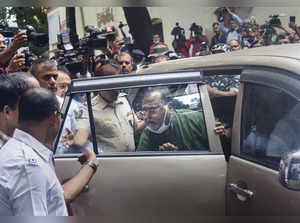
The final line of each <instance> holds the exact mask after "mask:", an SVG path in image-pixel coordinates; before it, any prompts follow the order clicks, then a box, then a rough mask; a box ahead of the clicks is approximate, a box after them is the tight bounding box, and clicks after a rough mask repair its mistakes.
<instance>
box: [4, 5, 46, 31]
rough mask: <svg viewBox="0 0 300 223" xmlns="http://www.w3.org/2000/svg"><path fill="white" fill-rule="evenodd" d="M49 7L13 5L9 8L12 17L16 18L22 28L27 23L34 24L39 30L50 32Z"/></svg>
mask: <svg viewBox="0 0 300 223" xmlns="http://www.w3.org/2000/svg"><path fill="white" fill-rule="evenodd" d="M45 10H47V9H45V8H43V7H11V8H9V9H8V16H9V18H10V19H13V18H15V22H16V23H17V24H18V27H19V28H20V29H23V28H24V27H25V25H31V26H33V27H34V28H35V29H36V30H37V32H48V22H47V14H46V13H45V12H46V11H45Z"/></svg>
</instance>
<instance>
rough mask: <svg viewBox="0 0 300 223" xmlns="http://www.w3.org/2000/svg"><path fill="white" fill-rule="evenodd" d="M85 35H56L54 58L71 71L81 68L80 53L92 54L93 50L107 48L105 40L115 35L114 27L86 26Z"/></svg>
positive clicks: (75, 71)
mask: <svg viewBox="0 0 300 223" xmlns="http://www.w3.org/2000/svg"><path fill="white" fill-rule="evenodd" d="M84 29H85V32H86V33H87V34H88V35H87V37H84V38H83V39H79V38H78V35H77V34H75V33H62V34H58V35H57V40H58V44H57V48H58V49H59V51H58V52H57V53H56V58H57V59H58V61H59V63H60V64H61V65H65V66H66V68H67V69H68V70H69V71H70V72H71V73H72V74H75V73H78V72H80V71H81V69H82V63H81V61H80V60H79V59H78V56H80V55H89V56H93V55H94V50H97V49H98V50H102V49H106V48H107V41H108V40H109V39H110V38H113V37H114V36H115V35H116V31H115V28H114V27H113V26H108V27H105V28H103V29H101V30H100V29H97V28H94V27H92V26H86V27H85V28H84Z"/></svg>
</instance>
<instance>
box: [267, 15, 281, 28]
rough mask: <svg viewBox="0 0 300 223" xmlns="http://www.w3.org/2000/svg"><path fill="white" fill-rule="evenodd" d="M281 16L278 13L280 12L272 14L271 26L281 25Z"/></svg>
mask: <svg viewBox="0 0 300 223" xmlns="http://www.w3.org/2000/svg"><path fill="white" fill-rule="evenodd" d="M279 16H281V15H278V14H277V15H270V16H269V18H271V19H270V20H269V24H270V25H271V26H280V25H281V21H280V19H279Z"/></svg>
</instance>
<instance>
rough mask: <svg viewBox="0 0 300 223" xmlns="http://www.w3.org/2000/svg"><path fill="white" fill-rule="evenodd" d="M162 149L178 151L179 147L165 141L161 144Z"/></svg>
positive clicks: (160, 148)
mask: <svg viewBox="0 0 300 223" xmlns="http://www.w3.org/2000/svg"><path fill="white" fill-rule="evenodd" d="M159 150H160V151H177V150H178V147H177V146H175V145H173V144H172V143H169V142H167V143H164V144H162V145H161V146H159Z"/></svg>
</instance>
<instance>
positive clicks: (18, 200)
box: [0, 129, 68, 216]
mask: <svg viewBox="0 0 300 223" xmlns="http://www.w3.org/2000/svg"><path fill="white" fill-rule="evenodd" d="M52 159H53V153H52V152H51V151H50V150H49V149H48V148H46V147H45V146H44V145H43V144H41V143H40V142H39V141H38V140H37V139H35V138H34V137H32V136H31V135H29V134H28V133H26V132H23V131H21V130H18V129H16V130H15V133H14V136H13V137H12V138H11V139H9V140H8V141H7V143H6V144H5V145H4V146H3V147H2V149H1V150H0V160H1V162H0V170H1V174H0V216H10V215H16V216H20V215H21V216H25V215H34V216H45V215H51V216H66V215H68V213H67V208H66V204H65V201H64V195H63V189H62V186H61V184H60V182H59V181H58V179H57V176H56V174H55V171H54V165H53V161H52Z"/></svg>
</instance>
